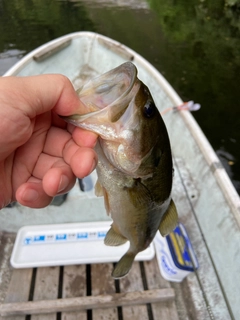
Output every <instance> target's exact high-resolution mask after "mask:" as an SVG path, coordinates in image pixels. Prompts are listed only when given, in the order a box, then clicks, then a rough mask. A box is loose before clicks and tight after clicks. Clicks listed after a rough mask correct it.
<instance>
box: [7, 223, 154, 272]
mask: <svg viewBox="0 0 240 320" xmlns="http://www.w3.org/2000/svg"><path fill="white" fill-rule="evenodd" d="M110 225H111V222H110V221H107V222H106V221H104V222H91V223H69V224H52V225H38V226H25V227H22V228H21V229H20V230H19V231H18V234H17V237H16V241H15V244H14V248H13V252H12V256H11V260H10V262H11V265H12V266H13V267H14V268H29V267H32V268H33V267H45V266H60V265H61V266H63V265H70V264H88V263H104V262H117V261H118V260H119V259H120V258H121V257H122V256H123V254H124V253H125V252H126V251H127V249H128V247H129V242H127V243H126V244H124V245H122V246H118V247H109V246H106V245H105V244H104V242H103V240H104V237H105V235H106V233H107V231H108V230H109V228H110ZM154 255H155V250H154V246H153V244H151V245H150V246H149V247H148V248H147V249H146V250H144V251H142V252H140V253H139V254H138V255H137V256H136V260H138V261H141V260H151V259H152V258H153V257H154Z"/></svg>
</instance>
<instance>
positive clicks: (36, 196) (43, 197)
mask: <svg viewBox="0 0 240 320" xmlns="http://www.w3.org/2000/svg"><path fill="white" fill-rule="evenodd" d="M16 200H17V201H18V202H19V203H20V204H21V205H23V206H26V207H30V208H44V207H46V206H47V205H49V204H50V203H51V201H52V197H51V196H49V195H47V194H46V192H45V191H44V190H43V186H42V181H41V180H37V179H35V181H34V182H32V181H29V182H26V183H24V184H22V185H21V186H20V187H19V188H18V189H17V192H16Z"/></svg>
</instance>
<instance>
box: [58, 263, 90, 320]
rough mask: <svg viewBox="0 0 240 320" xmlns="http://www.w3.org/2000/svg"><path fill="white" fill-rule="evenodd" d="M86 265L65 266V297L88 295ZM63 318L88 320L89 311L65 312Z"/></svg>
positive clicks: (63, 293)
mask: <svg viewBox="0 0 240 320" xmlns="http://www.w3.org/2000/svg"><path fill="white" fill-rule="evenodd" d="M86 281H87V280H86V265H74V266H66V267H64V273H63V291H62V297H63V298H75V297H84V296H86V292H87V288H86ZM62 320H87V311H86V310H83V311H78V312H63V313H62Z"/></svg>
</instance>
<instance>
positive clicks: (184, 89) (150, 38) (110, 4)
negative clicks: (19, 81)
mask: <svg viewBox="0 0 240 320" xmlns="http://www.w3.org/2000/svg"><path fill="white" fill-rule="evenodd" d="M173 3H174V5H173ZM239 14H240V2H239V1H238V0H237V1H230V0H229V1H228V0H226V1H225V2H224V1H215V0H212V1H199V0H191V1H190V0H181V1H178V2H176V1H172V0H146V1H145V0H122V1H121V0H115V1H114V0H106V1H103V0H99V1H97V0H95V1H94V0H92V1H88V0H82V1H81V0H80V1H78V0H72V1H66V0H61V1H60V0H0V75H3V74H4V72H6V71H7V70H8V68H10V67H11V66H12V65H13V64H14V63H15V62H17V61H18V60H19V59H21V58H22V57H23V56H24V55H25V54H26V53H28V52H29V51H31V50H33V49H34V48H36V47H38V46H40V45H41V44H43V43H45V42H47V41H50V40H52V39H54V38H56V37H59V36H61V35H64V34H67V33H70V32H74V31H86V30H88V31H94V32H98V33H101V34H104V35H106V36H108V37H111V38H113V39H115V40H118V41H120V42H122V43H124V44H125V45H127V46H129V47H130V48H132V49H133V50H135V51H137V52H138V53H139V54H141V55H142V56H143V57H145V58H146V59H147V60H148V61H149V62H151V63H152V64H153V65H154V66H155V67H156V68H157V69H158V70H159V71H160V72H161V73H162V74H163V75H164V77H165V78H166V79H167V80H168V81H169V82H170V84H171V85H172V86H173V87H174V89H175V90H176V91H177V93H178V94H179V95H180V96H181V98H182V99H183V100H184V101H188V100H194V101H196V102H198V103H200V104H201V105H202V108H201V109H200V111H198V112H196V113H194V114H193V115H194V117H195V119H196V120H197V122H198V123H199V125H200V126H201V128H202V130H203V132H204V133H205V135H206V136H207V138H208V140H209V141H210V143H211V144H212V146H213V148H214V150H215V151H216V153H217V154H218V156H219V158H220V160H221V161H222V163H223V165H224V167H225V168H226V170H227V172H228V174H229V176H230V178H231V180H232V182H233V184H234V186H235V188H236V189H237V191H238V193H240V163H239V159H240V148H239V142H240V87H239V85H240V37H239V36H240V23H239Z"/></svg>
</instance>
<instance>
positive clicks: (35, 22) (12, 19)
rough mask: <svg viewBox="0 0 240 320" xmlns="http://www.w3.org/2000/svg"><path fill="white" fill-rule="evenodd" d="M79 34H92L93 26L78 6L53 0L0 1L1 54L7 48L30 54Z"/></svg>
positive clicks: (82, 9)
mask: <svg viewBox="0 0 240 320" xmlns="http://www.w3.org/2000/svg"><path fill="white" fill-rule="evenodd" d="M81 30H94V25H93V23H92V22H91V20H90V19H89V18H88V16H87V13H86V10H85V8H84V7H83V6H81V5H79V4H78V5H77V6H76V5H75V4H74V3H73V2H69V1H55V0H0V52H3V51H5V50H7V49H8V47H6V44H9V45H10V47H11V49H12V48H17V49H19V50H21V49H23V50H27V51H31V50H33V49H35V48H36V47H37V46H39V45H41V44H43V43H45V42H47V41H50V40H52V39H54V38H56V37H59V36H61V35H63V34H66V33H70V32H74V31H81ZM33 35H34V36H33ZM30 39H31V40H30Z"/></svg>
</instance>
